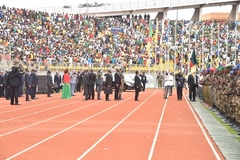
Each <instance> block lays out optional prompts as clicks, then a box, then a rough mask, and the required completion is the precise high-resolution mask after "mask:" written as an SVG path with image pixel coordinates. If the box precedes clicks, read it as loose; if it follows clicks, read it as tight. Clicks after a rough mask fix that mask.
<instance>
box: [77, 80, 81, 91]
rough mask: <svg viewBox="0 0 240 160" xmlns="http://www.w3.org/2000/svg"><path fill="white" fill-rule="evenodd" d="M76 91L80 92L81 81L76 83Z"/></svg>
mask: <svg viewBox="0 0 240 160" xmlns="http://www.w3.org/2000/svg"><path fill="white" fill-rule="evenodd" d="M77 92H81V83H80V82H78V83H77Z"/></svg>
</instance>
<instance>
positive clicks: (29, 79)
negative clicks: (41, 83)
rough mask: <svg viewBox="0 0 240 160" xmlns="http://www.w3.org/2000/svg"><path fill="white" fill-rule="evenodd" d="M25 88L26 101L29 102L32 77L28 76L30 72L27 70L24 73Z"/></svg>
mask: <svg viewBox="0 0 240 160" xmlns="http://www.w3.org/2000/svg"><path fill="white" fill-rule="evenodd" d="M25 86H26V101H30V100H29V94H30V93H31V87H32V77H31V75H30V71H29V69H28V68H27V69H26V73H25Z"/></svg>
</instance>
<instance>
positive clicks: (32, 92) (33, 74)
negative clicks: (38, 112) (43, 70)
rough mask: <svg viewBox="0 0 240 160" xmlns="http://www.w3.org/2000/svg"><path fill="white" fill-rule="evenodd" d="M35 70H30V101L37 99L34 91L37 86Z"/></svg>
mask: <svg viewBox="0 0 240 160" xmlns="http://www.w3.org/2000/svg"><path fill="white" fill-rule="evenodd" d="M36 72H37V70H35V69H32V73H31V77H32V87H31V99H37V97H36V89H37V85H38V77H37V74H36Z"/></svg>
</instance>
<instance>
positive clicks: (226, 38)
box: [226, 24, 228, 55]
mask: <svg viewBox="0 0 240 160" xmlns="http://www.w3.org/2000/svg"><path fill="white" fill-rule="evenodd" d="M226 34H227V38H226V55H227V54H228V24H227V32H226Z"/></svg>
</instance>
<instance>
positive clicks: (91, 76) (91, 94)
mask: <svg viewBox="0 0 240 160" xmlns="http://www.w3.org/2000/svg"><path fill="white" fill-rule="evenodd" d="M95 82H96V74H95V73H93V70H90V73H89V99H94V96H95V92H94V85H95ZM91 97H92V98H91Z"/></svg>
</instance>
